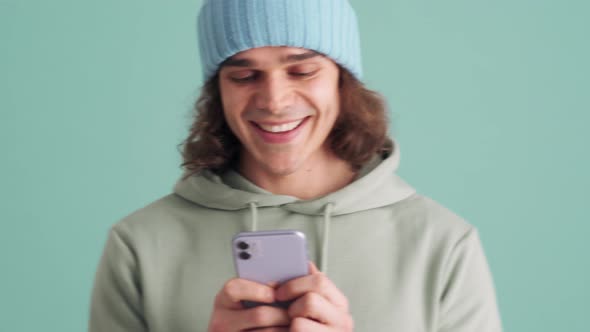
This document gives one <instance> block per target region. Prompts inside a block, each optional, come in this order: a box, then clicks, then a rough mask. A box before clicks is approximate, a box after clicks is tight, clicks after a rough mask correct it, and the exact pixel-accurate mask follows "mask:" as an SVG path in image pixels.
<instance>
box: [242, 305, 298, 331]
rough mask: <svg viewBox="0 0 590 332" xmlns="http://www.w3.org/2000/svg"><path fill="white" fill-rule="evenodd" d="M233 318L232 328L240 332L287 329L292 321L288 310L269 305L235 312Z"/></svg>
mask: <svg viewBox="0 0 590 332" xmlns="http://www.w3.org/2000/svg"><path fill="white" fill-rule="evenodd" d="M231 317H232V318H231V319H232V321H233V324H232V326H233V327H235V329H236V330H239V331H242V330H252V329H255V330H256V331H258V329H263V328H279V327H286V326H288V325H289V323H290V321H291V318H290V317H289V314H288V313H287V311H286V310H284V309H280V308H276V307H271V306H267V305H263V306H258V307H256V308H252V309H246V310H239V311H234V312H233V314H232V316H231Z"/></svg>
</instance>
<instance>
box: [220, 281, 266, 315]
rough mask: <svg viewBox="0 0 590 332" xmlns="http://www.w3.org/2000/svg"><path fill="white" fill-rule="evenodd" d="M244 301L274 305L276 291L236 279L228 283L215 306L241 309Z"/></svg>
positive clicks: (255, 283)
mask: <svg viewBox="0 0 590 332" xmlns="http://www.w3.org/2000/svg"><path fill="white" fill-rule="evenodd" d="M243 300H247V301H255V302H262V303H272V302H274V301H275V298H274V289H273V288H272V287H269V286H267V285H263V284H259V283H257V282H254V281H250V280H246V279H239V278H234V279H231V280H229V281H228V282H226V283H225V285H223V288H222V289H221V290H220V291H219V293H217V296H216V297H215V306H218V307H223V308H229V309H241V308H242V304H241V302H240V301H243Z"/></svg>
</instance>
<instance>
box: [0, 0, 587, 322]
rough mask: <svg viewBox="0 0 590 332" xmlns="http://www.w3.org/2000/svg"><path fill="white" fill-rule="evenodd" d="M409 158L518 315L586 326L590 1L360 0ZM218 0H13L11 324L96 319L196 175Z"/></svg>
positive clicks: (369, 47)
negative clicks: (201, 44) (476, 247)
mask: <svg viewBox="0 0 590 332" xmlns="http://www.w3.org/2000/svg"><path fill="white" fill-rule="evenodd" d="M352 3H353V6H354V7H355V8H356V10H357V13H358V15H359V19H360V27H361V36H362V45H363V63H364V66H365V78H366V83H367V85H368V86H369V87H371V88H373V89H376V90H379V91H381V92H382V93H383V94H384V95H385V96H386V97H387V100H388V101H389V104H390V107H391V114H392V116H391V122H392V132H393V133H394V135H395V136H396V137H397V138H398V140H399V142H400V145H401V151H402V166H401V171H400V173H401V175H402V176H403V177H404V178H405V179H406V180H407V181H408V182H409V183H411V184H413V185H414V186H415V187H416V188H417V189H418V190H419V191H420V192H421V193H423V194H426V195H428V196H431V197H433V198H434V199H436V200H438V201H440V202H441V203H443V204H444V205H446V206H448V207H449V208H451V209H452V210H454V211H455V212H457V213H458V214H460V215H462V216H463V217H465V218H466V219H468V220H469V221H470V222H471V223H472V224H474V225H475V226H477V227H478V229H479V230H480V233H481V237H482V240H483V242H484V246H485V249H486V252H487V255H488V258H489V262H490V265H491V268H492V271H493V274H494V277H495V282H496V287H497V291H498V297H499V304H500V309H501V313H502V318H503V321H504V325H505V328H506V331H527V332H528V331H530V332H543V331H568V332H576V331H580V332H581V331H588V323H587V317H588V314H590V304H589V302H590V287H589V286H588V283H589V282H590V259H589V258H588V256H589V254H590V245H589V244H588V237H589V235H590V223H589V222H588V221H589V220H588V217H587V216H586V215H585V211H584V210H585V209H586V208H584V207H585V206H586V204H587V200H588V188H589V187H590V176H589V175H588V174H587V171H588V169H590V157H589V156H588V152H589V149H588V147H587V145H588V143H590V134H589V133H588V130H587V129H586V127H587V123H588V122H589V121H590V115H589V114H590V101H589V95H590V89H589V87H590V79H589V78H590V66H589V64H588V59H590V46H589V45H590V43H589V42H588V35H589V32H590V24H589V23H588V22H589V20H588V13H589V12H590V2H588V1H584V0H579V1H576V0H561V1H557V0H553V1H549V0H496V1H483V0H470V1H467V0H449V1H415V0H412V1H410V0H396V1H385V0H383V1H376V0H353V1H352ZM199 4H200V1H187V0H176V1H173V2H163V1H158V2H156V1H137V0H136V1H131V0H129V1H121V0H103V1H66V0H54V1H40V0H37V1H33V0H28V1H27V0H0V48H1V50H0V60H1V61H0V135H1V136H0V138H1V139H0V149H1V152H2V154H1V158H2V159H1V160H2V163H1V164H0V165H1V166H0V167H1V172H0V205H1V206H0V222H1V225H2V227H1V228H0V270H1V273H0V330H1V331H11V332H12V331H60V332H63V331H83V330H85V328H86V321H87V319H88V313H87V312H88V303H89V298H90V291H91V286H92V281H93V275H94V271H95V268H96V264H97V263H98V259H99V255H100V253H101V251H102V246H103V244H104V242H105V240H106V232H107V229H108V228H109V226H110V225H111V224H113V223H115V222H117V221H118V220H119V219H121V218H122V217H124V216H125V215H127V214H129V213H130V212H132V211H133V210H135V209H137V208H140V207H142V206H144V205H145V204H147V203H149V202H150V201H152V200H155V199H156V198H158V197H161V196H163V195H166V194H168V193H169V192H170V191H171V188H172V185H173V184H174V182H175V180H176V178H177V177H178V176H179V175H180V168H179V164H180V157H179V153H178V151H177V145H178V144H179V143H180V142H181V140H182V139H183V138H184V137H185V135H186V134H187V129H188V125H189V123H190V119H191V118H190V110H191V107H192V104H193V102H194V100H195V99H196V97H197V96H198V92H199V87H200V84H201V83H202V82H201V81H200V79H201V75H200V68H199V62H198V52H197V46H196V37H195V22H194V19H195V16H196V11H197V8H198V5H199Z"/></svg>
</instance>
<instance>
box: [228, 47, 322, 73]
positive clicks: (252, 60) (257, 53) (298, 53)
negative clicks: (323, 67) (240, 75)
mask: <svg viewBox="0 0 590 332" xmlns="http://www.w3.org/2000/svg"><path fill="white" fill-rule="evenodd" d="M308 59H321V60H326V59H327V58H326V57H325V56H324V55H323V54H321V53H318V52H316V51H313V50H309V49H305V48H298V47H286V46H280V47H259V48H253V49H249V50H246V51H243V52H239V53H237V54H235V55H234V56H232V57H230V58H228V59H226V60H225V61H224V62H223V63H221V65H220V67H222V68H223V67H254V66H265V65H276V64H280V65H285V64H291V63H297V62H300V61H304V60H308Z"/></svg>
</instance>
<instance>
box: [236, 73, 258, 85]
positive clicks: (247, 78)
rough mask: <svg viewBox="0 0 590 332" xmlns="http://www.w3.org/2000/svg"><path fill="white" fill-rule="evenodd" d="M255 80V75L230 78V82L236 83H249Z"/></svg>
mask: <svg viewBox="0 0 590 332" xmlns="http://www.w3.org/2000/svg"><path fill="white" fill-rule="evenodd" d="M255 79H256V74H251V75H247V76H235V77H234V76H230V80H232V81H234V82H236V83H245V82H250V81H253V80H255Z"/></svg>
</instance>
